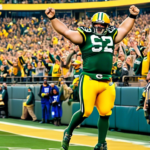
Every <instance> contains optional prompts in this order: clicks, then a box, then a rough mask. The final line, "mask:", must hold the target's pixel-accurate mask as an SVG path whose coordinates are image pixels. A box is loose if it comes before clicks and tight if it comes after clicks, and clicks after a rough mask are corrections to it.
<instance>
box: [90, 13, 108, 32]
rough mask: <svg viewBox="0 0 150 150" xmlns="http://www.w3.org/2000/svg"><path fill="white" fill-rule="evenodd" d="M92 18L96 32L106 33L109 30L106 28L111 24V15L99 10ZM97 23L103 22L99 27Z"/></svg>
mask: <svg viewBox="0 0 150 150" xmlns="http://www.w3.org/2000/svg"><path fill="white" fill-rule="evenodd" d="M91 20H92V26H93V28H94V29H95V33H96V34H98V35H105V34H106V32H107V31H106V29H107V27H108V26H109V24H110V19H109V16H108V15H107V14H106V13H104V12H98V13H96V14H94V15H93V17H92V19H91ZM96 24H101V25H102V26H101V27H99V26H97V25H96Z"/></svg>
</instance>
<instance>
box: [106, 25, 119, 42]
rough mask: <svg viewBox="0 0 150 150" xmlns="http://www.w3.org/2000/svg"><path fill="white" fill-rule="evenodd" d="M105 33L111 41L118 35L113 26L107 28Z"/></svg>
mask: <svg viewBox="0 0 150 150" xmlns="http://www.w3.org/2000/svg"><path fill="white" fill-rule="evenodd" d="M107 31H108V34H109V35H110V36H111V37H112V38H113V41H114V40H115V38H116V36H117V34H118V30H117V28H115V27H114V26H110V27H108V29H107Z"/></svg>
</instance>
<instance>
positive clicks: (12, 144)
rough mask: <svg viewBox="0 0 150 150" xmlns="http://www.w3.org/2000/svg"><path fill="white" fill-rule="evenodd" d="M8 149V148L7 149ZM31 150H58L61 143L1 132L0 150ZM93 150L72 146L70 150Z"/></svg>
mask: <svg viewBox="0 0 150 150" xmlns="http://www.w3.org/2000/svg"><path fill="white" fill-rule="evenodd" d="M5 147H7V148H5ZM25 148H26V149H27V150H29V149H34V150H35V149H38V150H39V149H40V150H49V149H52V148H53V149H54V148H55V150H57V149H59V148H60V142H56V141H50V140H42V139H36V138H29V137H24V136H19V135H15V134H11V133H7V132H1V131H0V150H9V149H11V150H26V149H25ZM76 149H79V150H81V149H82V150H92V148H90V147H85V146H84V147H83V146H82V147H81V146H70V150H76Z"/></svg>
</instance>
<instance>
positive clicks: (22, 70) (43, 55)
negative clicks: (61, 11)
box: [0, 14, 150, 81]
mask: <svg viewBox="0 0 150 150" xmlns="http://www.w3.org/2000/svg"><path fill="white" fill-rule="evenodd" d="M126 17H127V15H124V16H118V17H114V18H110V19H111V24H110V25H112V26H115V27H116V28H117V27H118V26H119V24H120V23H121V22H122V20H124V19H125V18H126ZM59 19H60V20H61V21H63V22H64V23H65V24H66V25H67V26H68V27H69V28H70V29H72V30H77V28H78V27H79V26H85V27H87V28H90V27H91V20H90V18H88V17H87V16H86V18H85V19H82V18H80V19H79V20H76V19H75V18H74V17H73V18H68V17H64V18H59ZM0 24H1V26H0V39H1V40H0V54H1V55H0V75H1V76H0V81H5V80H6V78H7V77H22V78H23V81H27V80H30V79H28V77H31V76H39V77H41V76H52V77H53V80H57V81H58V78H59V77H64V78H65V79H66V80H67V78H68V77H70V76H73V74H75V72H76V73H77V72H80V73H81V70H82V69H81V68H82V55H81V53H80V50H79V47H78V45H74V44H72V43H71V42H70V41H69V40H67V39H65V38H64V37H62V36H61V35H59V34H58V33H56V32H55V31H54V30H53V28H52V26H51V23H50V21H49V20H47V19H44V18H43V16H41V17H40V19H38V18H35V17H32V18H22V19H15V18H1V19H0ZM149 24H150V14H144V15H140V16H139V17H138V19H137V20H136V23H135V25H134V28H133V29H132V31H131V32H130V33H129V34H128V35H127V36H126V37H125V38H124V40H123V41H122V42H120V43H119V44H117V45H115V50H114V56H113V67H112V76H113V80H114V81H121V80H122V77H123V75H130V76H133V75H138V76H140V75H147V73H148V71H149V61H150V60H149V46H148V38H147V37H148V35H149V28H150V27H149ZM79 70H80V71H79ZM74 78H75V75H74Z"/></svg>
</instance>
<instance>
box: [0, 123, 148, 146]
mask: <svg viewBox="0 0 150 150" xmlns="http://www.w3.org/2000/svg"><path fill="white" fill-rule="evenodd" d="M0 123H2V124H8V125H15V126H22V127H27V128H31V129H44V130H53V131H60V132H63V131H64V130H62V129H53V128H50V129H47V128H42V127H33V126H29V125H20V124H16V123H8V122H2V121H0ZM74 135H81V136H84V135H88V136H97V135H96V134H92V133H84V132H79V131H77V132H74ZM107 139H108V140H112V141H120V142H127V143H133V144H137V145H146V144H148V143H147V142H143V141H135V140H132V139H131V140H132V142H131V140H125V139H116V138H110V137H108V138H107Z"/></svg>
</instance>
